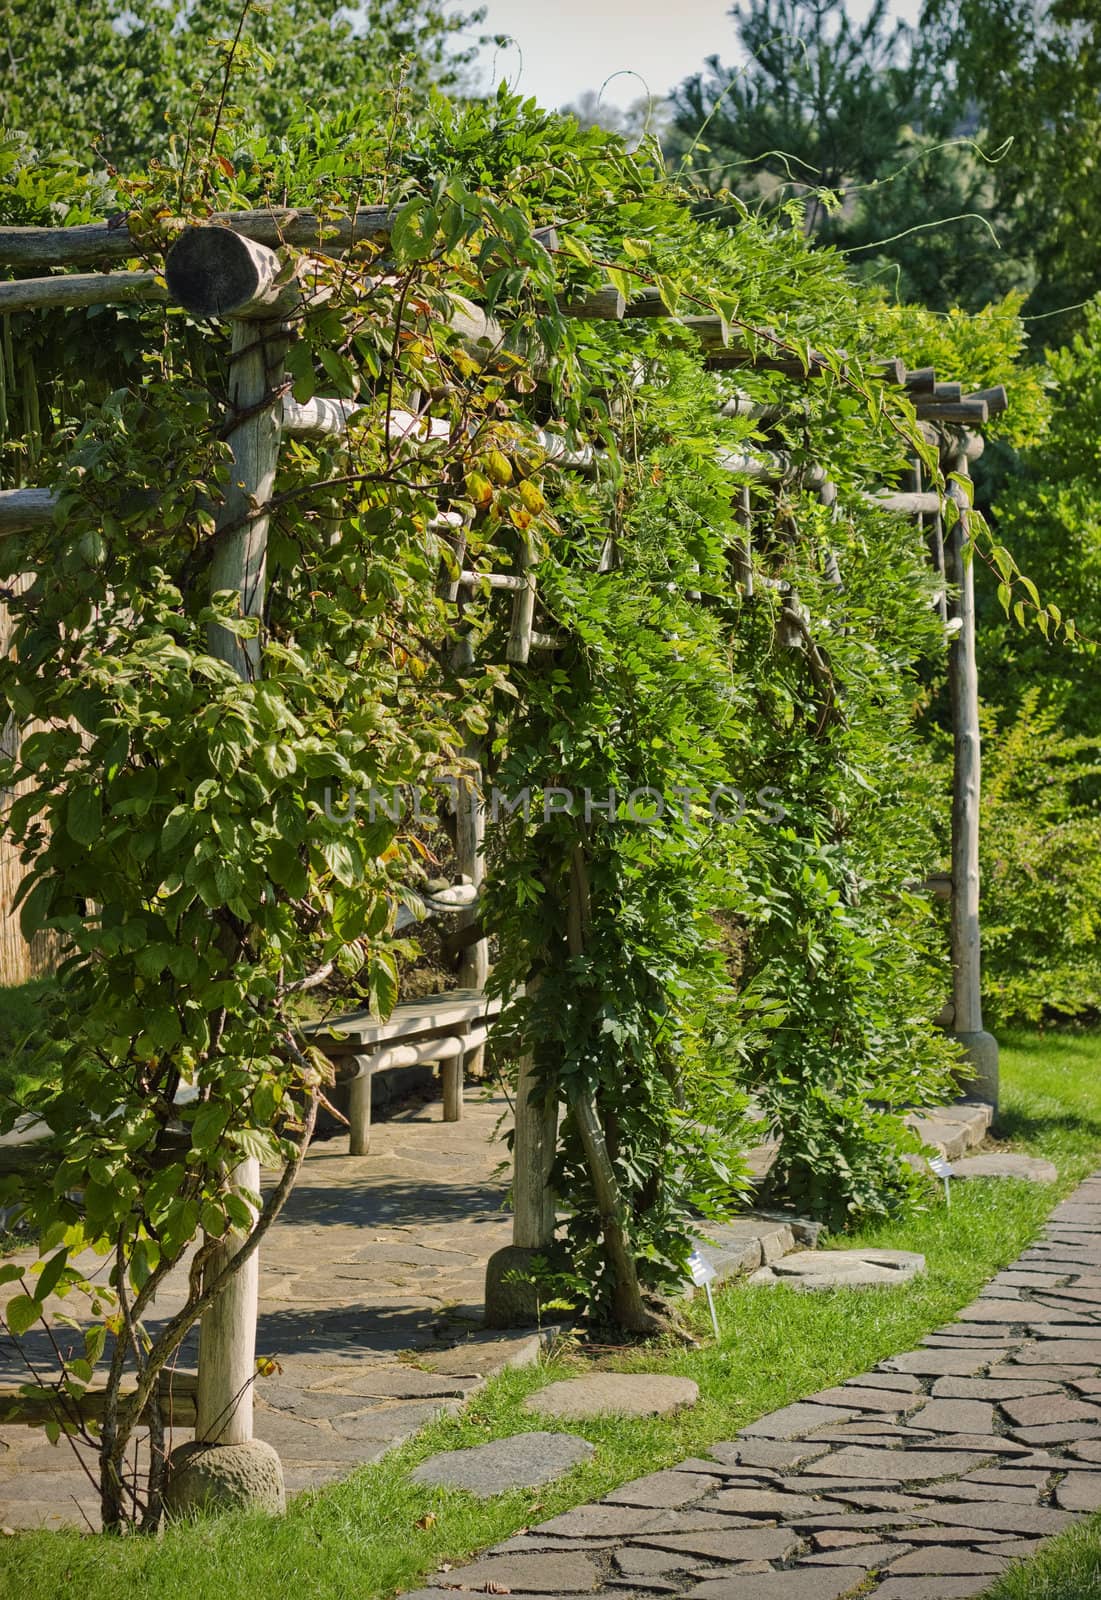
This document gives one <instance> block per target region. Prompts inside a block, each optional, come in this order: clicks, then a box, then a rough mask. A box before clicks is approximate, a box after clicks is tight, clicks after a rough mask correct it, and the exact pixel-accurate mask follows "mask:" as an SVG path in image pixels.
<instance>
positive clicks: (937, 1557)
mask: <svg viewBox="0 0 1101 1600" xmlns="http://www.w3.org/2000/svg"><path fill="white" fill-rule="evenodd" d="M1098 1509H1101V1174H1097V1175H1095V1176H1094V1177H1093V1178H1091V1179H1089V1180H1088V1181H1087V1182H1086V1183H1084V1184H1083V1185H1082V1186H1081V1187H1080V1188H1079V1189H1078V1190H1077V1191H1076V1193H1075V1194H1073V1195H1072V1196H1071V1198H1070V1199H1069V1200H1067V1201H1065V1202H1064V1203H1063V1204H1062V1205H1060V1206H1059V1207H1058V1208H1057V1209H1056V1210H1055V1212H1054V1213H1053V1215H1052V1217H1051V1218H1050V1220H1049V1222H1048V1224H1047V1227H1046V1228H1045V1230H1044V1233H1043V1236H1042V1238H1041V1239H1040V1240H1039V1241H1038V1242H1037V1243H1036V1244H1035V1245H1033V1246H1031V1247H1030V1248H1029V1249H1028V1250H1026V1251H1025V1252H1024V1254H1023V1255H1022V1256H1021V1257H1020V1259H1019V1260H1018V1261H1016V1262H1015V1263H1014V1264H1013V1266H1012V1267H1010V1268H1008V1269H1007V1270H1005V1271H1003V1272H1000V1273H998V1275H997V1276H996V1277H995V1278H994V1279H993V1281H992V1282H991V1283H990V1284H989V1285H988V1286H987V1288H986V1289H985V1290H984V1291H983V1293H982V1295H981V1296H980V1297H979V1299H978V1300H976V1301H975V1302H974V1303H973V1304H971V1305H969V1306H966V1307H965V1308H964V1309H963V1310H962V1311H961V1312H960V1313H959V1316H958V1317H957V1318H956V1320H955V1321H953V1322H950V1323H948V1324H947V1325H946V1326H944V1327H943V1328H939V1329H938V1330H937V1331H936V1332H934V1333H931V1334H929V1335H928V1336H927V1337H926V1338H925V1339H924V1340H923V1342H922V1345H921V1347H920V1348H919V1349H917V1350H912V1351H909V1352H908V1353H907V1354H905V1355H900V1356H895V1357H892V1358H890V1359H888V1360H885V1361H882V1362H880V1364H879V1366H878V1367H877V1368H876V1369H875V1370H874V1371H873V1372H869V1373H865V1374H863V1375H862V1376H861V1377H857V1378H852V1379H849V1380H848V1381H847V1382H845V1383H843V1384H840V1385H838V1386H837V1387H836V1388H833V1389H826V1390H823V1391H822V1392H821V1393H819V1394H815V1395H811V1396H810V1397H809V1398H808V1399H807V1400H805V1401H803V1402H800V1403H799V1404H796V1405H790V1406H785V1407H784V1408H783V1409H782V1410H780V1411H775V1412H773V1413H772V1414H771V1415H770V1416H766V1417H761V1418H760V1419H759V1420H758V1421H756V1422H753V1423H751V1424H750V1425H749V1426H748V1427H746V1428H744V1429H743V1430H742V1432H741V1433H740V1434H739V1435H738V1436H737V1438H735V1439H733V1440H731V1441H730V1442H728V1443H723V1444H717V1445H715V1446H714V1448H713V1450H712V1451H711V1454H710V1456H709V1457H708V1458H707V1459H691V1460H687V1461H683V1462H681V1463H680V1465H679V1466H678V1467H676V1468H674V1469H672V1470H670V1471H664V1472H655V1473H652V1474H651V1475H650V1476H648V1477H645V1478H640V1479H638V1480H637V1481H636V1482H634V1483H629V1484H625V1485H624V1486H623V1487H622V1488H620V1489H616V1490H615V1491H614V1492H613V1493H612V1494H609V1495H607V1496H606V1497H605V1498H604V1499H603V1500H601V1501H599V1502H597V1503H596V1504H592V1505H585V1506H579V1507H577V1508H576V1509H575V1510H573V1511H568V1512H566V1513H565V1514H564V1515H562V1516H559V1517H555V1518H554V1519H553V1520H551V1521H550V1522H546V1523H543V1524H541V1525H540V1526H539V1527H536V1528H531V1529H526V1530H525V1531H524V1532H523V1533H521V1534H520V1535H519V1536H517V1537H515V1538H512V1539H508V1540H506V1541H505V1542H504V1543H503V1544H500V1545H497V1546H495V1547H494V1548H493V1549H492V1550H490V1551H489V1552H488V1553H487V1554H486V1555H485V1556H483V1557H481V1558H480V1559H478V1560H476V1561H474V1562H472V1563H471V1564H470V1565H467V1566H464V1567H456V1568H452V1569H451V1570H449V1571H447V1572H445V1573H442V1574H440V1575H438V1576H437V1577H435V1578H433V1579H431V1580H430V1587H428V1588H425V1589H420V1590H417V1591H415V1593H412V1594H408V1595H406V1596H405V1600H442V1597H441V1590H447V1589H465V1590H474V1591H479V1590H480V1591H483V1592H490V1593H502V1592H510V1593H511V1594H512V1597H513V1600H523V1597H525V1596H533V1597H534V1596H538V1597H539V1600H548V1597H551V1596H561V1597H572V1596H576V1595H580V1594H596V1593H599V1594H602V1595H606V1596H609V1597H611V1596H616V1597H618V1600H626V1597H629V1596H638V1597H639V1600H650V1597H656V1596H659V1595H662V1594H669V1595H676V1596H683V1597H685V1600H839V1597H841V1596H846V1595H850V1594H857V1593H859V1594H860V1596H861V1600H952V1597H955V1596H962V1595H979V1594H982V1593H983V1592H984V1591H985V1590H986V1589H987V1588H989V1586H990V1585H991V1584H992V1583H993V1581H994V1579H995V1577H996V1576H997V1574H998V1573H1000V1572H1002V1571H1004V1570H1005V1569H1006V1568H1007V1567H1008V1566H1009V1565H1010V1564H1011V1563H1012V1562H1013V1561H1016V1560H1020V1559H1022V1558H1024V1557H1027V1556H1030V1555H1032V1554H1033V1553H1034V1552H1035V1551H1036V1550H1037V1549H1038V1548H1039V1546H1040V1544H1041V1542H1042V1541H1043V1540H1044V1539H1046V1538H1048V1537H1049V1536H1050V1535H1052V1534H1056V1533H1059V1532H1060V1531H1061V1530H1062V1529H1063V1528H1067V1527H1070V1526H1071V1525H1072V1524H1073V1523H1074V1522H1075V1521H1076V1520H1078V1519H1079V1518H1081V1517H1082V1516H1084V1515H1086V1514H1087V1513H1089V1512H1092V1511H1095V1510H1098Z"/></svg>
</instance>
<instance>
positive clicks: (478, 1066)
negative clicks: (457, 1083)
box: [463, 1044, 486, 1082]
mask: <svg viewBox="0 0 1101 1600" xmlns="http://www.w3.org/2000/svg"><path fill="white" fill-rule="evenodd" d="M463 1072H464V1073H465V1075H466V1077H467V1078H469V1079H470V1080H471V1081H472V1082H476V1081H480V1080H481V1079H482V1078H484V1077H485V1075H486V1047H485V1045H484V1044H479V1045H475V1047H474V1049H473V1050H471V1052H470V1053H469V1055H468V1056H466V1058H465V1060H464V1063H463Z"/></svg>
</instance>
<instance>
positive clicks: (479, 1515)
mask: <svg viewBox="0 0 1101 1600" xmlns="http://www.w3.org/2000/svg"><path fill="white" fill-rule="evenodd" d="M1099 1071H1101V1034H1097V1033H1092V1034H1085V1033H1082V1034H1058V1035H1055V1034H1053V1035H1049V1036H1048V1037H1046V1038H1038V1037H1036V1036H1028V1035H1021V1036H1016V1037H1014V1038H1012V1039H1010V1040H1009V1041H1008V1042H1007V1046H1006V1048H1005V1050H1004V1055H1003V1085H1004V1099H1003V1115H1002V1119H1001V1123H1000V1127H999V1130H998V1131H999V1133H1000V1134H1001V1135H1002V1136H1004V1137H1006V1138H1007V1139H1012V1141H1013V1143H1014V1144H1015V1146H1016V1147H1017V1148H1019V1149H1022V1150H1025V1151H1028V1152H1029V1153H1032V1154H1036V1155H1043V1156H1046V1157H1047V1158H1048V1159H1050V1160H1051V1161H1053V1162H1054V1163H1055V1164H1056V1166H1057V1167H1058V1168H1059V1173H1060V1180H1059V1183H1058V1185H1056V1186H1052V1187H1050V1188H1039V1187H1036V1186H1033V1185H1030V1184H1024V1183H1015V1182H997V1183H994V1182H987V1183H974V1184H967V1185H960V1186H959V1187H958V1188H957V1189H956V1190H955V1191H954V1195H953V1203H952V1206H951V1208H950V1209H949V1208H946V1207H944V1206H943V1205H941V1206H938V1207H937V1208H935V1209H932V1210H929V1211H927V1212H925V1213H922V1214H920V1215H918V1216H915V1217H913V1218H911V1219H909V1220H908V1221H906V1222H905V1223H901V1224H894V1225H891V1226H889V1227H880V1228H876V1229H873V1230H868V1231H866V1232H864V1233H862V1234H861V1235H859V1241H860V1242H861V1243H865V1244H876V1245H886V1246H890V1247H893V1248H898V1249H906V1250H920V1251H922V1252H923V1253H924V1254H925V1256H926V1259H927V1263H928V1271H927V1274H926V1276H925V1277H924V1278H923V1279H919V1280H917V1282H916V1283H915V1284H912V1285H910V1286H908V1287H901V1288H898V1289H890V1290H877V1291H857V1290H847V1291H841V1290H839V1291H834V1292H832V1293H829V1294H825V1295H799V1294H795V1293H793V1292H791V1291H788V1290H782V1289H781V1290H770V1291H768V1292H765V1291H761V1290H753V1289H749V1288H747V1287H745V1286H744V1285H737V1284H735V1285H732V1286H730V1287H728V1288H726V1289H724V1290H722V1291H721V1292H720V1293H719V1295H718V1297H717V1300H718V1308H719V1318H720V1327H721V1333H722V1337H721V1340H720V1342H719V1343H718V1344H717V1345H716V1344H715V1343H714V1342H713V1341H712V1342H709V1343H706V1344H703V1345H701V1347H700V1348H698V1349H692V1350H684V1349H665V1350H657V1351H655V1350H653V1349H649V1350H646V1351H644V1352H628V1351H624V1352H610V1353H606V1354H605V1355H604V1356H603V1357H602V1358H601V1359H602V1362H603V1364H605V1365H608V1366H614V1367H618V1368H621V1369H630V1368H631V1367H637V1368H640V1369H645V1370H647V1371H657V1370H661V1371H665V1372H671V1373H678V1374H683V1375H684V1376H687V1377H691V1378H694V1379H695V1380H696V1382H697V1383H698V1384H699V1386H700V1403H699V1405H698V1406H696V1407H695V1408H694V1409H693V1410H691V1411H688V1412H684V1413H682V1414H681V1415H680V1416H677V1417H673V1418H669V1419H646V1420H638V1419H636V1420H630V1421H627V1420H617V1419H613V1418H608V1419H604V1420H600V1421H597V1422H593V1423H587V1424H585V1425H584V1426H583V1427H577V1426H575V1427H574V1428H573V1430H572V1431H575V1432H580V1433H583V1434H584V1435H585V1436H586V1437H587V1438H588V1439H590V1440H591V1441H592V1443H593V1444H595V1445H596V1447H597V1448H596V1453H595V1455H594V1456H593V1457H592V1458H591V1459H590V1460H589V1461H588V1462H586V1463H584V1464H583V1465H582V1466H580V1467H578V1468H577V1469H575V1470H574V1471H573V1472H572V1473H570V1474H569V1475H568V1476H567V1477H565V1478H562V1479H560V1480H559V1481H558V1482H556V1483H555V1484H553V1485H550V1486H548V1487H547V1488H545V1489H542V1490H516V1491H514V1492H511V1493H509V1494H505V1495H501V1496H498V1497H497V1498H496V1499H494V1500H492V1501H489V1502H486V1503H482V1502H478V1501H475V1500H473V1499H471V1498H470V1497H469V1496H467V1495H465V1494H461V1493H457V1492H449V1491H444V1490H435V1489H432V1490H430V1489H422V1488H419V1487H417V1486H416V1485H414V1484H411V1483H410V1481H409V1476H408V1474H409V1469H410V1468H411V1467H412V1466H414V1465H415V1464H416V1463H417V1462H418V1461H420V1460H422V1459H423V1458H424V1457H425V1456H427V1455H430V1454H433V1453H435V1452H436V1451H438V1450H451V1449H458V1448H461V1447H463V1446H467V1445H473V1444H482V1443H485V1441H486V1440H488V1439H491V1438H497V1437H500V1436H503V1435H505V1434H511V1433H518V1432H523V1431H525V1430H526V1429H527V1428H529V1427H530V1426H531V1418H530V1416H529V1415H528V1414H526V1413H525V1411H524V1409H523V1406H524V1401H525V1399H526V1398H527V1396H528V1395H529V1394H530V1393H531V1392H532V1391H533V1390H534V1389H536V1388H539V1387H540V1386H541V1385H542V1384H544V1383H546V1382H547V1381H549V1380H550V1379H552V1378H557V1377H565V1376H569V1375H571V1374H575V1373H576V1372H577V1371H578V1370H579V1369H580V1367H581V1366H582V1365H583V1363H584V1362H585V1360H586V1358H584V1357H583V1356H581V1355H580V1354H578V1353H577V1352H575V1351H572V1350H571V1349H569V1348H565V1349H563V1350H561V1351H559V1352H556V1353H555V1354H554V1355H553V1356H552V1357H551V1358H550V1359H548V1360H547V1361H546V1362H544V1363H543V1364H542V1365H541V1366H540V1367H538V1368H534V1369H528V1370H526V1371H520V1372H506V1373H503V1374H502V1375H501V1376H500V1377H499V1378H497V1379H496V1380H494V1382H493V1383H492V1384H490V1385H489V1387H488V1388H487V1389H486V1390H485V1391H484V1392H483V1393H482V1394H480V1395H478V1396H476V1397H475V1398H474V1399H473V1400H472V1401H471V1402H470V1403H469V1404H468V1405H467V1406H466V1407H465V1408H464V1410H463V1411H462V1413H460V1414H459V1415H457V1416H454V1417H447V1418H443V1419H441V1420H440V1421H438V1422H436V1423H434V1424H433V1425H432V1426H431V1427H429V1428H427V1429H426V1430H425V1431H424V1432H423V1433H422V1434H420V1435H419V1436H418V1437H417V1438H416V1439H415V1440H413V1441H411V1442H410V1443H409V1444H408V1445H406V1446H404V1447H403V1448H402V1449H400V1450H398V1451H395V1452H393V1453H392V1454H390V1455H388V1456H387V1457H386V1458H385V1460H383V1461H382V1462H380V1463H378V1464H376V1465H374V1466H370V1467H365V1468H361V1469H360V1470H359V1471H358V1472H355V1473H354V1474H353V1475H352V1476H351V1477H350V1478H348V1479H347V1480H346V1481H344V1482H343V1483H340V1484H336V1485H334V1486H332V1487H329V1488H326V1489H324V1490H321V1491H318V1492H317V1493H314V1494H309V1495H303V1496H300V1497H299V1498H297V1499H296V1500H295V1501H294V1502H293V1503H292V1505H291V1508H290V1510H289V1511H288V1514H287V1516H286V1517H285V1518H283V1519H281V1520H279V1521H275V1522H273V1521H270V1520H268V1519H266V1518H261V1517H251V1516H236V1517H224V1518H220V1519H210V1520H207V1521H204V1522H200V1523H196V1524H192V1525H189V1526H181V1527H175V1528H170V1529H169V1530H168V1531H167V1533H166V1534H165V1535H164V1537H163V1538H161V1539H160V1540H157V1541H155V1542H154V1541H144V1540H140V1539H133V1540H127V1541H118V1540H107V1539H103V1538H87V1537H83V1536H81V1535H79V1534H60V1533H39V1534H24V1535H19V1536H18V1537H16V1538H12V1539H6V1540H4V1541H3V1542H2V1543H0V1594H3V1595H7V1594H11V1595H16V1594H19V1595H28V1594H29V1595H32V1596H34V1597H35V1600H55V1597H61V1596H65V1597H68V1596H79V1597H80V1600H117V1596H119V1595H120V1594H122V1595H129V1594H131V1593H134V1594H136V1593H139V1592H140V1593H141V1595H142V1596H143V1600H179V1597H180V1596H182V1595H186V1596H187V1597H188V1600H257V1597H258V1596H260V1595H266V1594H275V1593H283V1594H287V1593H290V1594H293V1595H294V1596H295V1600H371V1597H372V1596H381V1595H387V1594H390V1593H393V1592H394V1591H395V1590H397V1589H401V1588H407V1587H412V1586H415V1585H416V1584H417V1583H418V1581H419V1580H420V1579H421V1578H422V1577H423V1576H424V1575H425V1574H427V1573H429V1572H431V1571H432V1570H433V1569H434V1568H435V1567H436V1566H437V1565H439V1564H440V1563H441V1562H444V1561H458V1560H461V1559H462V1558H463V1557H465V1556H466V1555H468V1554H469V1553H470V1552H471V1551H473V1550H475V1549H478V1548H480V1547H481V1546H484V1545H487V1544H491V1543H493V1542H494V1541H496V1540H498V1539H501V1538H504V1537H506V1536H507V1535H508V1534H510V1533H513V1532H515V1531H516V1530H517V1529H518V1528H520V1527H523V1526H524V1525H525V1524H528V1523H531V1522H537V1521H542V1520H543V1519H544V1518H546V1517H550V1516H553V1515H555V1514H556V1513H557V1512H559V1511H564V1510H566V1509H568V1507H570V1506H572V1505H576V1504H579V1503H581V1502H583V1501H586V1500H590V1499H592V1498H594V1497H596V1496H599V1495H601V1494H604V1493H606V1492H607V1491H608V1490H609V1489H611V1488H613V1487H615V1486H616V1485H617V1484H620V1483H623V1482H625V1481H627V1480H629V1479H631V1478H634V1477H638V1476H641V1475H642V1474H643V1473H646V1472H651V1471H654V1470H656V1469H657V1468H660V1467H663V1466H667V1465H670V1464H672V1463H674V1462H676V1461H678V1460H680V1459H682V1458H683V1457H684V1456H686V1455H692V1454H694V1453H696V1452H699V1451H701V1450H703V1449H705V1448H706V1447H707V1446H708V1445H709V1444H711V1443H713V1442H714V1441H715V1440H718V1439H725V1438H729V1437H730V1436H731V1435H732V1434H733V1433H735V1432H736V1431H737V1429H738V1428H740V1427H742V1426H744V1424H745V1423H747V1422H749V1421H751V1420H752V1419H753V1418H754V1417H757V1416H760V1415H762V1414H763V1413H764V1412H767V1411H771V1410H773V1409H775V1408H776V1407H778V1406H781V1405H785V1404H787V1403H788V1402H789V1401H792V1400H796V1399H798V1398H800V1397H801V1396H803V1395H806V1394H809V1393H812V1392H813V1391H815V1390H816V1389H819V1388H822V1387H824V1386H826V1385H829V1384H833V1383H837V1382H839V1381H840V1380H841V1379H843V1378H847V1377H851V1376H853V1375H855V1374H858V1373H861V1372H863V1371H865V1370H867V1368H868V1367H870V1366H872V1365H874V1364H875V1363H876V1362H877V1361H879V1360H882V1359H883V1358H884V1357H885V1356H888V1355H892V1354H895V1353H897V1352H898V1351H901V1350H908V1349H910V1348H911V1347H912V1346H913V1345H915V1344H916V1343H917V1342H918V1341H919V1340H920V1339H921V1337H922V1335H923V1334H924V1333H926V1332H928V1331H929V1330H930V1329H931V1328H933V1327H935V1326H937V1325H938V1324H939V1323H941V1322H943V1321H945V1320H947V1319H948V1318H949V1317H951V1316H952V1315H953V1313H954V1312H955V1311H957V1310H958V1309H959V1308H960V1307H961V1306H962V1305H964V1304H966V1303H967V1302H968V1301H969V1300H971V1299H972V1298H973V1297H974V1295H975V1294H976V1292H977V1291H978V1289H979V1288H980V1287H981V1286H982V1285H983V1284H984V1283H985V1282H986V1281H987V1279H988V1278H990V1277H991V1276H992V1275H993V1273H994V1272H996V1271H997V1270H998V1269H999V1268H1000V1267H1002V1266H1004V1265H1005V1264H1006V1263H1008V1262H1009V1261H1012V1260H1013V1259H1014V1258H1015V1257H1016V1256H1017V1255H1018V1254H1019V1253H1020V1251H1021V1250H1022V1249H1023V1248H1024V1247H1025V1246H1026V1245H1027V1244H1028V1243H1029V1241H1030V1240H1031V1239H1032V1238H1034V1237H1035V1235H1036V1233H1037V1231H1038V1229H1039V1228H1040V1226H1041V1225H1042V1223H1043V1220H1044V1218H1045V1216H1046V1215H1047V1213H1048V1211H1049V1210H1050V1209H1051V1207H1052V1206H1053V1205H1054V1204H1055V1202H1056V1200H1057V1199H1058V1198H1059V1196H1060V1195H1061V1194H1065V1193H1067V1192H1068V1191H1069V1190H1070V1189H1072V1188H1073V1187H1074V1186H1075V1184H1077V1183H1078V1182H1079V1181H1081V1179H1082V1178H1083V1177H1084V1176H1085V1175H1086V1174H1087V1173H1088V1172H1090V1171H1091V1170H1092V1169H1093V1168H1094V1167H1095V1166H1096V1165H1097V1162H1098V1153H1099V1151H1101V1116H1099V1112H1098V1104H1097V1096H1096V1083H1097V1080H1098V1074H1099ZM848 1242H850V1241H848V1240H846V1243H848ZM694 1315H696V1316H697V1317H698V1331H699V1333H700V1335H701V1337H706V1336H707V1331H708V1324H707V1322H706V1313H705V1311H704V1310H703V1308H702V1307H699V1306H698V1307H696V1308H695V1311H694ZM539 1426H540V1427H543V1426H550V1427H553V1426H554V1424H552V1423H551V1424H548V1423H544V1422H542V1421H541V1422H540V1423H539ZM563 1426H565V1425H563ZM1077 1559H1078V1556H1075V1560H1077ZM1082 1559H1088V1557H1083V1558H1082ZM1025 1592H1026V1591H1023V1590H1021V1591H1017V1590H1007V1591H1005V1592H1004V1593H1003V1592H1002V1591H1001V1590H999V1591H998V1596H999V1600H1019V1596H1022V1597H1023V1594H1024V1593H1025ZM1027 1593H1028V1595H1029V1597H1030V1600H1032V1597H1033V1595H1034V1593H1035V1591H1033V1590H1028V1591H1027ZM1072 1593H1073V1594H1074V1596H1075V1600H1083V1596H1086V1595H1089V1594H1090V1593H1092V1591H1091V1590H1089V1589H1081V1588H1079V1589H1078V1590H1077V1591H1074V1590H1070V1589H1066V1590H1058V1589H1053V1590H1052V1592H1051V1600H1057V1597H1058V1600H1063V1597H1064V1595H1065V1596H1066V1597H1067V1600H1069V1596H1070V1595H1071V1594H1072Z"/></svg>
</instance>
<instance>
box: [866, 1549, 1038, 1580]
mask: <svg viewBox="0 0 1101 1600" xmlns="http://www.w3.org/2000/svg"><path fill="white" fill-rule="evenodd" d="M1008 1565H1009V1563H1008V1562H1007V1561H1006V1560H1005V1558H1004V1557H1003V1556H995V1555H984V1554H981V1553H980V1552H978V1551H975V1550H967V1549H965V1548H964V1547H963V1546H961V1545H951V1544H945V1545H939V1544H931V1545H926V1546H925V1547H924V1548H923V1549H921V1550H912V1551H911V1552H910V1554H909V1555H904V1556H899V1557H897V1558H896V1559H895V1560H894V1561H892V1562H891V1564H890V1567H889V1568H888V1571H889V1572H890V1573H891V1574H892V1576H894V1575H895V1574H896V1573H898V1574H907V1573H918V1574H921V1575H922V1576H925V1575H929V1574H933V1573H936V1574H937V1575H938V1576H939V1575H946V1576H948V1577H954V1576H956V1575H965V1574H968V1573H973V1572H977V1573H983V1572H985V1573H988V1574H990V1575H991V1576H994V1575H996V1574H997V1573H999V1572H1004V1571H1005V1569H1006V1567H1007V1566H1008Z"/></svg>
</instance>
